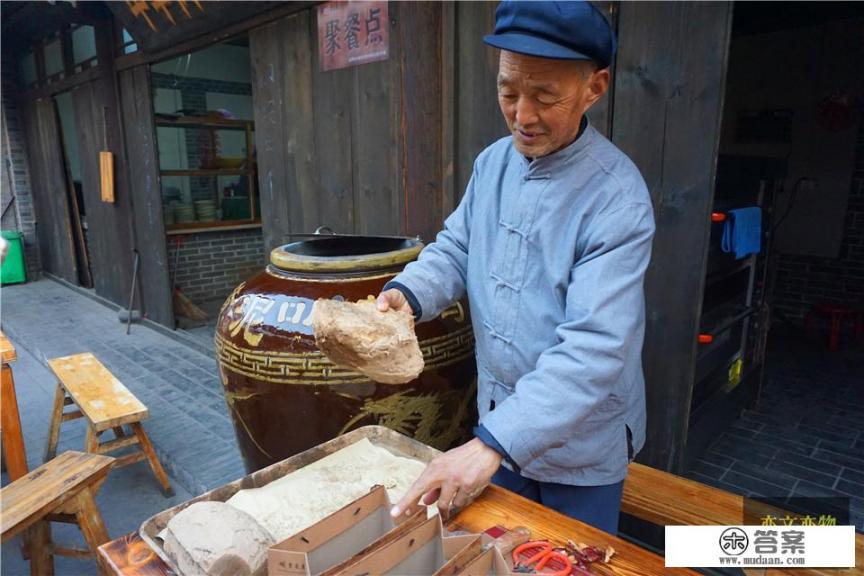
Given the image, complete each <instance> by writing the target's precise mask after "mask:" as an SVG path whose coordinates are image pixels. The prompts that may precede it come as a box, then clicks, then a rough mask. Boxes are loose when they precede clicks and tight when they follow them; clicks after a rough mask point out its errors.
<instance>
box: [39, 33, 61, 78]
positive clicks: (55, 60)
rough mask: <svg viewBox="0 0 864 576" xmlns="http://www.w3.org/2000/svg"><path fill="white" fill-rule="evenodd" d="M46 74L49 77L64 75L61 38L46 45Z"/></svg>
mask: <svg viewBox="0 0 864 576" xmlns="http://www.w3.org/2000/svg"><path fill="white" fill-rule="evenodd" d="M44 55H45V75H46V76H48V78H52V77H54V76H57V77H58V78H62V77H63V76H64V69H65V67H64V66H63V45H62V43H61V42H60V38H55V39H53V40H51V41H49V42H48V44H46V45H45V52H44Z"/></svg>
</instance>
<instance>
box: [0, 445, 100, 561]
mask: <svg viewBox="0 0 864 576" xmlns="http://www.w3.org/2000/svg"><path fill="white" fill-rule="evenodd" d="M113 464H114V458H110V457H108V456H99V455H97V454H84V453H82V452H64V453H63V454H61V455H60V456H58V457H57V458H55V459H54V460H51V461H50V462H48V463H47V464H43V465H42V466H40V467H39V468H37V469H36V470H33V471H32V472H30V473H29V474H27V475H26V476H23V477H21V478H19V479H18V480H15V481H14V482H12V483H11V484H9V485H8V486H6V487H5V488H3V489H2V490H0V504H2V510H3V534H2V541H3V542H6V540H8V539H9V538H12V537H13V536H15V535H16V534H19V533H21V532H24V531H25V530H28V529H29V532H28V534H29V539H28V549H29V552H30V574H33V575H37V576H51V575H52V574H54V558H53V556H54V554H59V555H61V556H74V557H76V558H87V557H91V556H92V557H94V558H95V554H96V549H97V548H98V547H99V546H101V545H102V544H104V543H106V542H107V541H108V532H107V531H106V530H105V525H104V524H103V523H102V515H101V514H100V513H99V508H97V507H96V501H95V497H96V492H97V491H98V490H99V487H100V486H101V485H102V482H103V481H104V480H105V478H106V476H107V475H108V471H109V470H111V466H112V465H113ZM52 521H53V522H69V523H73V524H77V525H78V527H79V528H80V529H81V532H82V533H83V534H84V540H85V541H86V542H87V546H88V547H89V550H80V549H77V548H63V547H60V546H55V545H54V544H52V542H51V525H50V524H49V522H52Z"/></svg>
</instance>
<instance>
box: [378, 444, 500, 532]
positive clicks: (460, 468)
mask: <svg viewBox="0 0 864 576" xmlns="http://www.w3.org/2000/svg"><path fill="white" fill-rule="evenodd" d="M499 466H501V455H500V454H498V452H496V451H495V450H493V449H492V448H490V447H489V446H487V445H486V444H484V443H483V442H482V441H480V440H478V439H477V438H475V439H474V440H471V441H470V442H468V443H466V444H463V445H462V446H459V447H458V448H453V449H452V450H448V451H447V452H445V453H444V454H442V455H441V456H439V457H438V458H435V459H434V460H432V462H430V463H429V465H428V466H426V469H425V470H424V471H423V473H422V474H421V475H420V477H419V478H418V479H417V480H416V481H415V482H414V484H413V485H412V486H411V488H409V489H408V492H406V493H405V496H403V497H402V499H401V500H400V501H399V502H398V503H397V504H396V506H394V507H393V510H391V511H390V513H391V514H392V515H393V516H394V517H396V516H398V515H399V514H405V515H406V516H410V515H411V514H413V513H414V512H415V511H416V510H417V506H418V504H419V501H420V498H421V497H423V503H424V504H426V505H427V506H429V505H430V504H434V503H435V502H438V510H440V511H441V514H442V516H444V517H445V518H446V517H447V516H449V515H450V511H451V510H452V509H454V508H461V507H463V506H465V505H466V504H468V503H469V502H470V501H471V500H473V499H474V498H476V497H477V496H479V495H480V492H482V491H483V489H484V488H486V486H487V485H488V484H489V480H490V479H491V478H492V475H493V474H495V472H496V471H497V470H498V467H499Z"/></svg>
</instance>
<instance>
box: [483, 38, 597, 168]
mask: <svg viewBox="0 0 864 576" xmlns="http://www.w3.org/2000/svg"><path fill="white" fill-rule="evenodd" d="M608 86H609V72H608V71H607V70H596V71H595V70H594V69H593V67H592V66H591V64H590V63H587V62H581V61H573V60H554V59H551V58H537V57H534V56H525V55H522V54H517V53H515V52H508V51H507V50H502V51H501V59H500V61H499V63H498V104H499V105H500V106H501V112H502V113H503V114H504V119H505V120H507V128H509V129H510V132H511V133H512V134H513V144H514V145H515V146H516V149H517V150H518V151H519V153H520V154H522V155H524V156H527V157H529V158H538V157H540V156H546V155H547V154H551V153H553V152H556V151H557V150H560V149H561V148H564V147H565V146H567V145H568V144H570V143H571V142H573V140H575V139H576V134H578V133H579V123H580V122H581V121H582V116H583V115H584V114H585V111H586V110H588V108H590V107H591V105H592V104H593V103H594V102H596V101H597V100H598V99H600V97H601V96H602V95H603V94H604V93H605V92H606V88H607V87H608Z"/></svg>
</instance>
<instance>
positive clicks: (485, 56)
mask: <svg viewBox="0 0 864 576" xmlns="http://www.w3.org/2000/svg"><path fill="white" fill-rule="evenodd" d="M496 5H497V4H496V3H495V2H458V3H457V4H456V46H457V50H456V70H457V74H456V98H458V101H457V104H456V143H455V147H456V152H455V154H454V157H455V164H456V165H455V171H456V175H455V184H454V186H455V190H454V194H455V195H456V198H457V203H458V200H459V199H461V198H462V195H463V194H464V193H465V187H466V186H467V185H468V181H469V180H470V179H471V173H472V171H473V170H474V160H475V159H476V158H477V155H478V154H479V153H480V152H482V151H483V149H484V148H486V147H487V146H489V145H490V144H492V143H493V142H494V141H496V140H497V139H499V138H502V137H504V136H506V135H507V134H509V132H508V131H507V125H506V124H505V122H504V118H503V117H502V116H501V110H500V109H499V108H498V92H497V88H496V83H497V77H498V54H499V51H498V50H496V49H495V48H492V47H490V46H487V45H486V44H484V43H483V35H484V34H491V33H492V31H493V30H494V28H495V7H496Z"/></svg>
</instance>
